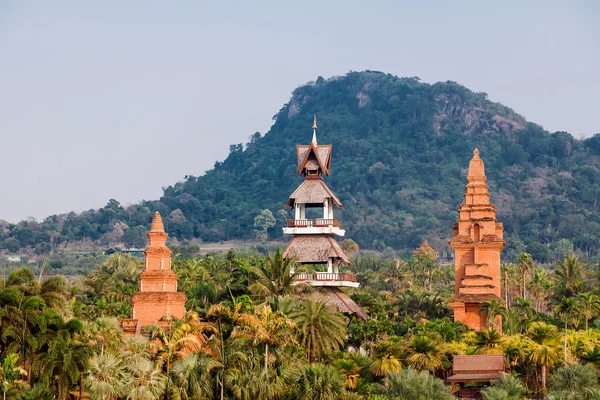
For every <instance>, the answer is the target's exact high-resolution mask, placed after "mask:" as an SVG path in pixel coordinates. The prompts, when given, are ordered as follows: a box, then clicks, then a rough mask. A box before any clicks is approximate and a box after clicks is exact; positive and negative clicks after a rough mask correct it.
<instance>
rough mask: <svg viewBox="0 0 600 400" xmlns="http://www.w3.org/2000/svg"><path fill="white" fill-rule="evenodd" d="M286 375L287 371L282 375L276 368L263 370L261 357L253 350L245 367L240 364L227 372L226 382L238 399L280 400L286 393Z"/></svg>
mask: <svg viewBox="0 0 600 400" xmlns="http://www.w3.org/2000/svg"><path fill="white" fill-rule="evenodd" d="M284 369H285V368H284ZM285 375H286V373H285V371H284V373H283V374H280V373H278V371H277V369H276V368H273V369H271V370H269V369H267V370H265V369H264V368H262V357H261V355H260V354H259V353H258V351H256V350H251V351H250V353H249V354H248V357H247V359H246V362H245V363H244V364H243V365H242V364H238V365H236V366H235V367H233V368H229V369H228V370H227V371H226V372H225V376H224V382H225V386H226V387H227V388H228V389H229V391H230V392H231V393H233V396H234V398H236V399H239V400H254V399H264V400H275V399H280V398H281V397H282V396H283V395H284V393H285V391H286V388H287V384H286V380H285Z"/></svg>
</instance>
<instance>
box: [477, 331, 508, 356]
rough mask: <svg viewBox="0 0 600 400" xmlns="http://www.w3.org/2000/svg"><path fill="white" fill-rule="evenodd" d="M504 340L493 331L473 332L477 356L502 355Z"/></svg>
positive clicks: (498, 333)
mask: <svg viewBox="0 0 600 400" xmlns="http://www.w3.org/2000/svg"><path fill="white" fill-rule="evenodd" d="M504 341H505V338H504V337H503V336H502V334H501V333H500V332H498V331H497V330H495V329H492V330H487V329H484V330H482V331H479V332H475V347H476V353H477V354H504Z"/></svg>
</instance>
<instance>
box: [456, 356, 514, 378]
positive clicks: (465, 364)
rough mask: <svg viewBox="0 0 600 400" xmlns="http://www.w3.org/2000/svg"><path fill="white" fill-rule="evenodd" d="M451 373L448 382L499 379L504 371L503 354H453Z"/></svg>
mask: <svg viewBox="0 0 600 400" xmlns="http://www.w3.org/2000/svg"><path fill="white" fill-rule="evenodd" d="M452 372H453V375H452V376H450V377H449V378H448V381H449V382H488V381H491V380H494V379H500V378H501V377H502V374H503V373H504V356H503V355H502V354H477V355H469V356H459V355H456V356H454V359H453V361H452Z"/></svg>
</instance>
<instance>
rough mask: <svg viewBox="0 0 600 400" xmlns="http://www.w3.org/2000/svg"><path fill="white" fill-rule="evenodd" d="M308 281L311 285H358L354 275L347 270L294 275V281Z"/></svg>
mask: <svg viewBox="0 0 600 400" xmlns="http://www.w3.org/2000/svg"><path fill="white" fill-rule="evenodd" d="M304 282H305V283H308V284H309V285H311V286H319V287H324V286H334V287H342V286H343V287H358V285H359V283H358V282H357V281H356V275H354V274H349V273H347V272H312V273H300V274H298V275H296V279H295V280H294V283H304Z"/></svg>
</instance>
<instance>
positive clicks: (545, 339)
mask: <svg viewBox="0 0 600 400" xmlns="http://www.w3.org/2000/svg"><path fill="white" fill-rule="evenodd" d="M527 333H528V335H529V337H530V338H531V340H533V341H534V342H535V343H536V347H535V348H534V350H533V352H532V353H531V354H530V355H529V361H531V362H532V363H533V364H534V365H537V366H540V368H541V376H542V391H543V392H544V393H545V392H546V368H547V367H552V366H554V365H556V364H557V363H558V361H559V359H560V357H559V355H558V349H559V346H560V345H559V343H560V342H559V336H558V333H557V332H556V327H554V326H552V325H548V324H546V323H543V322H534V323H533V324H531V326H530V327H529V331H528V332H527Z"/></svg>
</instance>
